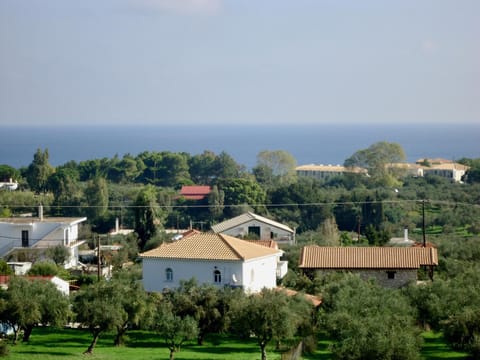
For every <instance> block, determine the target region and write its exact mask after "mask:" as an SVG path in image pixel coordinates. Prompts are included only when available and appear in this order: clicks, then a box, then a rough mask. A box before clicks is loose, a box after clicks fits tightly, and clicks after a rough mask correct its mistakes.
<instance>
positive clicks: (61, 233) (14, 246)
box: [0, 209, 87, 268]
mask: <svg viewBox="0 0 480 360" xmlns="http://www.w3.org/2000/svg"><path fill="white" fill-rule="evenodd" d="M86 220H87V218H86V217H79V218H66V217H49V218H47V217H43V210H42V209H39V217H11V218H0V257H3V258H11V257H14V255H15V253H18V252H21V251H22V250H24V249H31V250H38V251H42V250H45V249H47V248H50V247H55V246H58V245H62V246H65V247H66V248H67V249H68V250H69V255H70V256H69V259H68V260H67V262H66V263H65V268H70V267H74V266H76V265H77V264H78V247H79V246H80V245H82V244H83V243H85V241H83V240H79V239H78V229H79V225H80V224H81V223H82V222H84V221H86Z"/></svg>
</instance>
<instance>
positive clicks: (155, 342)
mask: <svg viewBox="0 0 480 360" xmlns="http://www.w3.org/2000/svg"><path fill="white" fill-rule="evenodd" d="M90 341H91V336H90V333H88V332H86V331H83V330H76V329H65V330H54V329H35V330H34V332H33V334H32V336H31V339H30V342H29V343H28V344H22V343H21V342H19V343H18V344H17V345H12V346H10V347H9V350H10V351H9V355H8V356H7V357H6V359H9V360H24V359H28V360H59V359H85V355H83V352H84V351H85V350H86V349H87V347H88V345H89V344H90ZM267 353H268V355H269V359H272V360H278V359H280V354H279V353H276V352H275V351H274V349H273V348H269V349H268V350H267ZM168 358H169V351H168V349H166V348H165V347H164V346H163V344H162V342H161V340H160V338H159V337H158V336H157V335H155V334H154V333H151V332H141V331H132V332H130V333H129V334H128V339H127V344H126V346H123V347H114V346H113V335H112V334H105V335H104V336H101V337H100V339H99V342H98V343H97V346H96V347H95V350H94V353H93V355H92V356H88V359H92V360H111V359H115V360H137V359H138V360H164V359H168ZM175 359H177V360H189V359H195V360H229V359H231V360H254V359H260V350H259V348H258V346H257V345H256V343H255V342H254V341H240V340H237V339H232V338H225V339H218V338H217V339H215V340H214V341H206V342H205V344H204V345H203V346H197V345H195V344H186V345H185V346H183V348H182V349H181V351H180V352H178V353H176V355H175Z"/></svg>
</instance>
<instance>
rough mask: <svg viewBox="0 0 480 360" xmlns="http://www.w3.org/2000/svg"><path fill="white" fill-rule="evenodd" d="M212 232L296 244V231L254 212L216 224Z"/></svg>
mask: <svg viewBox="0 0 480 360" xmlns="http://www.w3.org/2000/svg"><path fill="white" fill-rule="evenodd" d="M212 230H213V232H215V233H217V234H218V233H222V234H227V235H230V236H235V237H240V238H248V236H249V235H255V236H256V237H258V239H259V240H275V241H276V242H278V243H279V244H284V243H287V244H292V243H294V242H295V230H293V229H292V228H290V227H288V226H287V225H284V224H282V223H279V222H277V221H274V220H271V219H268V218H266V217H263V216H260V215H257V214H254V213H252V212H247V213H244V214H242V215H239V216H236V217H234V218H231V219H229V220H225V221H223V222H221V223H218V224H215V225H213V226H212Z"/></svg>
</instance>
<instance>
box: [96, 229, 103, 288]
mask: <svg viewBox="0 0 480 360" xmlns="http://www.w3.org/2000/svg"><path fill="white" fill-rule="evenodd" d="M97 239H98V240H97V279H98V281H100V276H101V274H102V266H101V264H100V235H97Z"/></svg>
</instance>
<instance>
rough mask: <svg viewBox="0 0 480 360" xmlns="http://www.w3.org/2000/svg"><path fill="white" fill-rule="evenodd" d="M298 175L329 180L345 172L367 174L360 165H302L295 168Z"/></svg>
mask: <svg viewBox="0 0 480 360" xmlns="http://www.w3.org/2000/svg"><path fill="white" fill-rule="evenodd" d="M295 171H296V172H297V176H301V177H309V178H313V179H316V180H327V179H330V178H332V177H334V176H342V175H344V174H366V170H365V169H361V168H358V167H353V168H349V167H345V166H342V165H323V164H320V165H315V164H310V165H301V166H297V167H296V168H295Z"/></svg>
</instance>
